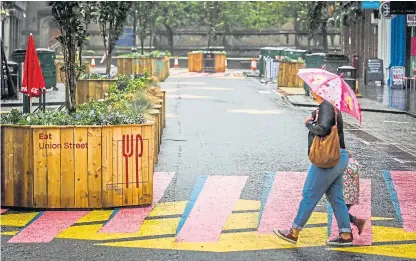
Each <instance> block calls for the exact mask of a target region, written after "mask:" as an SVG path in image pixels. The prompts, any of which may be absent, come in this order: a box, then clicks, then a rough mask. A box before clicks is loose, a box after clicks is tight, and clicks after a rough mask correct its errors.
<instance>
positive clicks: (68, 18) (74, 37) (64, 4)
mask: <svg viewBox="0 0 416 261" xmlns="http://www.w3.org/2000/svg"><path fill="white" fill-rule="evenodd" d="M95 5H96V2H92V1H91V2H81V1H80V2H75V1H51V2H49V6H51V7H52V14H53V16H54V19H55V21H56V24H57V25H58V28H59V30H60V32H61V35H60V36H59V37H58V38H57V40H58V41H59V42H60V43H61V45H62V49H63V55H64V66H63V70H64V73H65V76H66V77H65V88H66V89H67V97H68V100H67V109H68V111H69V112H70V113H73V112H75V111H76V103H75V95H76V79H77V77H79V75H80V73H81V72H82V68H81V67H78V66H77V63H76V58H77V57H76V54H77V52H78V53H79V56H81V54H82V46H83V44H84V42H85V40H86V37H87V35H88V34H87V26H88V24H89V22H90V21H91V19H92V17H94V16H95V15H96V13H95ZM80 64H82V61H80Z"/></svg>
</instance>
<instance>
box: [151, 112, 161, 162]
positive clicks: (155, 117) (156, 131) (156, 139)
mask: <svg viewBox="0 0 416 261" xmlns="http://www.w3.org/2000/svg"><path fill="white" fill-rule="evenodd" d="M150 115H152V117H153V119H152V120H153V121H154V124H155V128H154V133H153V137H154V139H153V142H154V148H155V149H154V162H155V164H157V163H158V160H159V151H160V144H159V137H160V126H159V125H160V122H159V118H160V116H159V115H160V113H159V111H158V110H152V111H150Z"/></svg>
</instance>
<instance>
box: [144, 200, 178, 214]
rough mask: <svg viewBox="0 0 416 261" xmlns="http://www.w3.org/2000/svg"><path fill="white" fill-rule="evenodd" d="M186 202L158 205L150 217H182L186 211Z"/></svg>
mask: <svg viewBox="0 0 416 261" xmlns="http://www.w3.org/2000/svg"><path fill="white" fill-rule="evenodd" d="M185 206H186V201H180V202H166V203H158V204H156V206H155V207H154V208H153V210H152V212H150V214H149V217H158V216H167V215H182V213H183V212H184V210H185Z"/></svg>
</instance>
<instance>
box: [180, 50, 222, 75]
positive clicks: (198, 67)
mask: <svg viewBox="0 0 416 261" xmlns="http://www.w3.org/2000/svg"><path fill="white" fill-rule="evenodd" d="M225 58H226V57H225V54H215V65H214V66H215V72H225ZM203 69H204V56H203V54H202V53H188V70H189V71H190V72H202V71H203Z"/></svg>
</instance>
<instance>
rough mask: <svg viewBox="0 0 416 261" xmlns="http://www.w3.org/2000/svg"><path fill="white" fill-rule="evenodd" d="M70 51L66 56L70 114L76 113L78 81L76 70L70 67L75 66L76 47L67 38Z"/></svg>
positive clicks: (70, 39)
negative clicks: (76, 79)
mask: <svg viewBox="0 0 416 261" xmlns="http://www.w3.org/2000/svg"><path fill="white" fill-rule="evenodd" d="M67 41H68V49H67V52H66V55H64V62H65V76H66V88H67V89H68V95H69V97H68V98H69V99H68V101H67V105H66V106H67V110H68V112H69V113H70V114H72V113H74V112H75V111H76V103H75V101H76V97H75V95H76V81H75V68H74V67H73V66H69V65H70V64H75V56H76V47H75V42H74V39H73V38H72V37H68V38H67Z"/></svg>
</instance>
